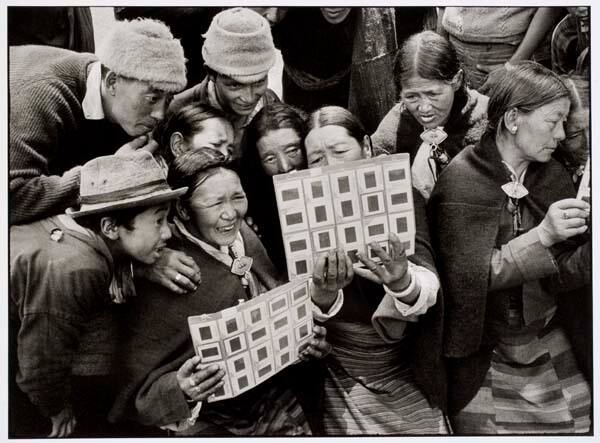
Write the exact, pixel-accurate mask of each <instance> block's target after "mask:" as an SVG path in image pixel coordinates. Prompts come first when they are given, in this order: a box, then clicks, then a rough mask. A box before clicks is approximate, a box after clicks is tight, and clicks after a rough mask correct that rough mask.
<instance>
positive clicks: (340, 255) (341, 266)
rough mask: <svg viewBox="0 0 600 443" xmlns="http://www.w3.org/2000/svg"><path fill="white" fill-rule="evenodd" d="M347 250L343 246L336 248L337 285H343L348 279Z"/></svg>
mask: <svg viewBox="0 0 600 443" xmlns="http://www.w3.org/2000/svg"><path fill="white" fill-rule="evenodd" d="M345 257H346V251H344V250H343V249H342V248H339V249H337V250H336V261H337V275H336V277H337V279H336V287H340V286H343V285H344V283H345V281H346V258H345Z"/></svg>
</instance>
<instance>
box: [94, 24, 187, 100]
mask: <svg viewBox="0 0 600 443" xmlns="http://www.w3.org/2000/svg"><path fill="white" fill-rule="evenodd" d="M97 55H98V58H99V59H100V61H101V62H102V64H103V65H104V66H106V67H107V68H108V69H110V70H111V71H113V72H115V73H116V74H118V75H121V76H123V77H127V78H132V79H135V80H142V81H146V82H149V83H151V84H152V86H154V87H155V88H157V89H160V90H161V91H167V92H179V91H181V90H182V89H183V88H185V85H186V83H187V80H186V77H185V57H184V55H183V48H182V47H181V43H180V42H179V40H177V39H175V38H173V34H171V31H170V30H169V28H168V27H167V25H165V24H164V23H162V22H160V21H158V20H151V19H136V20H131V21H127V20H125V21H118V22H116V23H115V24H114V25H113V27H112V29H111V30H110V32H109V34H108V35H107V36H106V38H105V39H104V41H103V42H102V44H101V46H100V48H99V49H98V51H97Z"/></svg>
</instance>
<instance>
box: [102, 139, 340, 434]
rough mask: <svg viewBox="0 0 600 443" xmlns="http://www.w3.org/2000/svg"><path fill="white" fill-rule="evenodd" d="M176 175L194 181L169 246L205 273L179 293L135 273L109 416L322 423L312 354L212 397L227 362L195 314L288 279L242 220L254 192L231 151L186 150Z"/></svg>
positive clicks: (257, 426) (242, 423) (193, 422)
mask: <svg viewBox="0 0 600 443" xmlns="http://www.w3.org/2000/svg"><path fill="white" fill-rule="evenodd" d="M168 181H169V182H172V183H184V182H185V183H189V184H190V187H189V188H188V192H187V193H186V194H184V195H183V196H182V197H181V200H179V201H178V202H177V203H176V215H175V217H174V220H173V222H174V228H175V229H174V235H173V238H172V239H171V242H170V243H169V246H170V247H171V248H173V249H176V250H180V251H183V252H185V253H186V254H188V255H189V256H190V257H191V258H192V259H193V260H194V261H195V262H196V263H197V264H198V266H199V267H200V269H201V270H202V282H201V283H200V284H199V285H198V287H197V289H196V291H194V293H192V294H189V295H187V296H179V297H174V296H173V295H172V294H171V293H169V291H168V290H167V289H164V288H162V287H158V286H157V285H152V284H150V283H145V282H142V281H139V282H136V288H137V292H138V294H140V297H139V301H138V302H137V303H132V306H131V309H130V310H129V315H128V317H127V319H126V321H125V322H124V324H125V325H126V326H125V327H126V329H127V331H126V332H125V333H124V336H123V343H122V346H121V351H122V356H121V359H120V360H119V361H120V362H122V367H121V368H120V370H121V374H122V377H121V379H122V380H121V381H122V386H121V389H120V394H119V396H118V398H117V401H116V403H115V406H114V407H113V410H112V411H111V419H113V420H119V419H130V420H135V421H137V422H139V423H141V424H144V425H149V426H158V427H161V428H163V429H169V430H171V431H174V432H175V434H176V435H180V436H191V435H213V436H224V435H310V434H311V433H315V432H319V431H320V427H319V423H318V421H319V414H318V411H319V397H318V394H319V392H320V389H319V383H318V380H319V377H318V375H319V367H318V366H317V367H316V368H315V367H313V366H311V364H310V363H313V362H302V363H300V364H298V365H292V366H290V367H288V368H286V369H285V370H283V371H282V372H280V373H278V374H276V375H275V376H273V377H272V378H270V379H269V380H266V381H265V382H263V383H261V384H260V385H258V386H256V387H254V388H252V389H250V390H249V391H247V392H245V393H243V394H240V395H238V396H237V397H235V398H233V399H230V400H221V401H218V402H214V403H208V402H207V401H206V400H207V399H208V398H209V397H210V396H211V394H213V393H214V392H215V391H217V390H218V389H219V388H220V387H221V386H222V381H221V379H222V378H223V377H224V376H225V372H224V371H223V370H222V369H220V368H219V367H218V366H215V365H211V364H203V363H202V362H201V359H200V358H199V357H196V356H194V348H193V345H192V340H191V337H190V332H189V329H188V324H187V317H188V316H192V315H201V314H203V313H213V312H218V311H221V310H223V309H226V308H229V307H231V306H235V305H237V304H238V302H239V301H240V300H247V299H250V298H253V297H255V296H257V295H259V294H261V293H263V292H266V291H267V290H269V289H272V288H274V287H276V286H279V284H280V281H279V280H278V276H277V274H276V272H275V268H274V267H273V264H272V263H271V261H270V260H269V258H268V256H267V254H266V252H265V250H264V248H263V246H262V244H261V243H260V240H259V239H258V238H257V237H256V235H255V234H254V232H253V231H252V230H251V229H250V228H249V227H248V226H247V225H246V224H245V222H244V216H245V214H246V210H247V207H248V203H247V200H246V194H245V193H244V190H243V189H242V187H241V184H240V180H239V177H238V175H237V174H236V173H235V172H234V171H233V170H232V169H230V168H229V166H228V163H227V157H226V156H225V155H223V154H222V153H221V152H219V151H216V150H212V149H200V150H196V151H188V152H185V153H183V154H181V155H178V156H177V157H175V159H174V160H173V163H172V164H171V169H170V171H169V177H168ZM238 261H239V262H243V263H244V264H245V266H244V267H243V269H240V268H238V267H236V266H233V264H234V262H238ZM324 333H325V331H324V328H319V327H317V328H316V330H315V331H314V337H313V340H312V341H311V342H310V345H309V346H308V348H307V349H306V350H305V351H303V354H304V355H303V356H304V357H308V356H313V357H319V358H320V357H323V356H324V355H325V354H326V353H327V351H328V350H329V345H328V344H327V343H326V342H325V341H324V339H323V337H324ZM298 371H301V373H300V372H298ZM313 371H315V372H313ZM313 375H314V377H315V378H314V379H313V378H312V377H313ZM311 386H312V387H314V391H315V392H312V391H311V389H310V387H311ZM309 422H310V425H309Z"/></svg>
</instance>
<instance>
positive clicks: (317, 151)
mask: <svg viewBox="0 0 600 443" xmlns="http://www.w3.org/2000/svg"><path fill="white" fill-rule="evenodd" d="M304 146H305V148H306V159H307V161H308V167H309V168H316V167H319V166H327V165H335V164H339V163H345V162H350V161H354V160H360V159H362V158H367V157H370V156H371V151H370V150H369V148H368V146H367V145H366V143H364V141H363V145H361V144H360V143H359V142H358V140H356V139H355V138H354V137H352V136H351V135H350V134H349V133H348V130H347V129H346V128H344V127H342V126H337V125H327V126H322V127H320V128H314V129H312V130H311V131H310V132H309V133H308V135H307V136H306V139H305V140H304Z"/></svg>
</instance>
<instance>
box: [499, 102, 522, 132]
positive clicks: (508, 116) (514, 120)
mask: <svg viewBox="0 0 600 443" xmlns="http://www.w3.org/2000/svg"><path fill="white" fill-rule="evenodd" d="M502 121H503V122H504V127H505V128H506V129H507V130H508V132H510V133H511V134H513V135H514V134H516V132H517V129H518V127H519V111H518V110H517V108H511V109H509V110H508V111H506V112H505V113H504V116H503V117H502Z"/></svg>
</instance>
